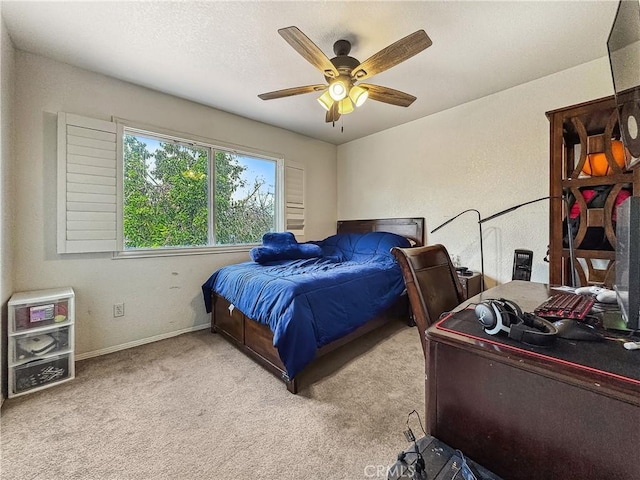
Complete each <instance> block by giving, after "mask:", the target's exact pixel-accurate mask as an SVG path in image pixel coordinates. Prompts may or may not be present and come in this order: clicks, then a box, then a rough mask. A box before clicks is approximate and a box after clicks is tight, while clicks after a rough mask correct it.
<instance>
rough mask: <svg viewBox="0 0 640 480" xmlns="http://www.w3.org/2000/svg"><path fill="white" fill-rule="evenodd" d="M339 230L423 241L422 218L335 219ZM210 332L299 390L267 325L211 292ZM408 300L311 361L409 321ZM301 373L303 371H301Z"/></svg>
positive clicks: (415, 242)
mask: <svg viewBox="0 0 640 480" xmlns="http://www.w3.org/2000/svg"><path fill="white" fill-rule="evenodd" d="M337 232H338V233H367V232H391V233H396V234H398V235H402V236H404V237H407V238H408V239H409V240H410V241H411V243H412V245H415V246H419V245H423V244H424V218H386V219H374V220H343V221H339V222H338V226H337ZM211 303H212V305H213V308H212V310H211V332H213V333H220V334H221V335H222V336H223V337H224V338H226V339H227V340H229V341H230V342H231V343H232V344H233V345H235V346H236V347H238V348H239V349H240V350H242V351H243V352H244V353H245V354H247V355H248V356H249V357H251V358H252V359H254V360H255V361H256V362H257V363H259V364H261V365H262V366H263V367H265V368H266V369H267V370H269V371H271V372H272V373H274V374H275V375H276V376H278V377H280V378H281V379H282V380H284V382H285V384H286V386H287V390H289V391H290V392H291V393H298V381H297V379H298V377H299V376H300V374H298V375H296V377H295V378H289V376H288V375H287V372H286V369H285V367H284V364H283V363H282V361H281V360H280V355H279V354H278V350H277V349H276V348H275V347H274V346H273V333H272V332H271V329H270V328H269V327H268V326H267V325H263V324H261V323H258V322H256V321H255V320H252V319H251V318H249V317H247V316H246V315H244V314H243V313H242V312H241V311H240V310H238V309H237V308H231V309H230V308H229V307H230V303H229V302H228V301H227V300H226V299H225V298H224V297H222V296H220V295H218V294H216V293H214V292H212V295H211ZM409 317H410V315H409V302H408V300H407V297H406V295H402V296H401V297H400V298H399V299H398V301H397V302H396V303H395V304H394V305H392V306H391V307H390V308H389V309H387V310H386V311H385V312H383V313H382V314H380V315H378V316H377V317H375V318H373V319H371V320H370V321H368V322H367V323H365V324H364V325H362V326H361V327H359V328H358V329H356V330H354V331H353V332H351V333H350V334H348V335H346V336H344V337H342V338H339V339H337V340H335V341H333V342H331V343H329V344H327V345H325V346H323V347H321V348H319V349H318V351H317V353H316V357H315V359H314V360H313V362H314V363H315V362H317V361H318V359H319V358H320V357H322V356H323V355H326V354H327V353H329V352H331V351H333V350H335V349H336V348H338V347H341V346H343V345H346V344H347V343H349V342H351V341H353V340H355V339H357V338H359V337H361V336H363V335H365V334H367V333H369V332H371V331H373V330H375V329H377V328H379V327H381V326H382V325H385V324H386V323H388V322H390V321H392V320H397V319H399V318H404V319H407V321H410V320H409ZM303 373H304V370H303Z"/></svg>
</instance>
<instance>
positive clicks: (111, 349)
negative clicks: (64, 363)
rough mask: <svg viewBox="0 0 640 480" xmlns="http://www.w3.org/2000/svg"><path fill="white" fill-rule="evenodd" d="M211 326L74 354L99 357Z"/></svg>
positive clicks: (82, 357) (76, 356) (78, 356)
mask: <svg viewBox="0 0 640 480" xmlns="http://www.w3.org/2000/svg"><path fill="white" fill-rule="evenodd" d="M206 328H211V325H210V324H208V323H206V324H204V325H196V326H194V327H189V328H184V329H182V330H176V331H174V332H169V333H162V334H160V335H154V336H153V337H147V338H142V339H140V340H134V341H133V342H127V343H123V344H121V345H114V346H113V347H107V348H101V349H100V350H94V351H92V352H85V353H79V354H77V355H75V360H76V361H78V360H85V359H87V358H92V357H99V356H100V355H107V354H109V353H114V352H119V351H120V350H126V349H127V348H133V347H139V346H140V345H144V344H146V343H153V342H157V341H159V340H164V339H166V338H171V337H177V336H178V335H182V334H183V333H189V332H196V331H198V330H204V329H206Z"/></svg>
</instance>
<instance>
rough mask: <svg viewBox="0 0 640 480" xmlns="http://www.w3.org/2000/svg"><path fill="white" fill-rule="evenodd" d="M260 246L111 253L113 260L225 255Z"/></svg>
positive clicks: (138, 250)
mask: <svg viewBox="0 0 640 480" xmlns="http://www.w3.org/2000/svg"><path fill="white" fill-rule="evenodd" d="M259 245H260V244H258V243H253V244H243V245H219V246H215V247H184V248H154V249H137V250H126V251H121V252H113V257H112V258H113V259H114V260H122V259H125V258H151V257H176V256H182V255H212V254H213V255H218V254H225V253H238V252H249V250H251V249H252V248H253V247H257V246H259Z"/></svg>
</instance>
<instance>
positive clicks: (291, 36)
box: [278, 27, 339, 78]
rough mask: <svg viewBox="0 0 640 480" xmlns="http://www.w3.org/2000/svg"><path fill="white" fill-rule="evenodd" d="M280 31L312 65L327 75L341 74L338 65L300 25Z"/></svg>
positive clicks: (331, 76)
mask: <svg viewBox="0 0 640 480" xmlns="http://www.w3.org/2000/svg"><path fill="white" fill-rule="evenodd" d="M278 33H279V34H280V35H281V36H282V38H284V39H285V40H286V42H287V43H288V44H289V45H291V46H292V47H293V49H294V50H295V51H296V52H298V53H299V54H300V55H302V56H303V57H304V58H305V59H306V60H307V61H308V62H309V63H310V64H311V65H313V66H314V67H316V68H317V69H318V70H320V71H321V72H322V73H323V74H324V75H325V76H327V77H330V78H333V77H337V76H338V75H339V73H338V70H337V69H336V67H335V66H334V65H333V63H331V60H329V57H327V56H326V55H325V54H324V53H323V52H322V50H320V49H319V48H318V46H317V45H316V44H315V43H313V42H312V41H311V40H309V37H307V36H306V35H305V34H304V33H302V31H300V29H299V28H298V27H287V28H281V29H280V30H278Z"/></svg>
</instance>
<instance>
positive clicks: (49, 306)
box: [7, 287, 75, 398]
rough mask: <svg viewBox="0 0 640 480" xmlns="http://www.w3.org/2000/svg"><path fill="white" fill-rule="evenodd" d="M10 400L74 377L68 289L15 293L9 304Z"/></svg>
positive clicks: (71, 308)
mask: <svg viewBox="0 0 640 480" xmlns="http://www.w3.org/2000/svg"><path fill="white" fill-rule="evenodd" d="M8 307H9V328H8V337H9V348H8V349H7V350H8V351H7V355H8V358H7V365H8V368H9V375H8V377H9V389H8V390H9V398H12V397H17V396H20V395H25V394H27V393H32V392H36V391H38V390H42V389H44V388H48V387H51V386H53V385H58V384H60V383H62V382H66V381H69V380H71V379H73V378H74V377H75V360H74V338H75V337H74V326H75V293H74V291H73V289H72V288H71V287H65V288H53V289H49V290H35V291H30V292H19V293H15V294H14V295H13V296H12V297H11V299H10V300H9V304H8Z"/></svg>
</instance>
